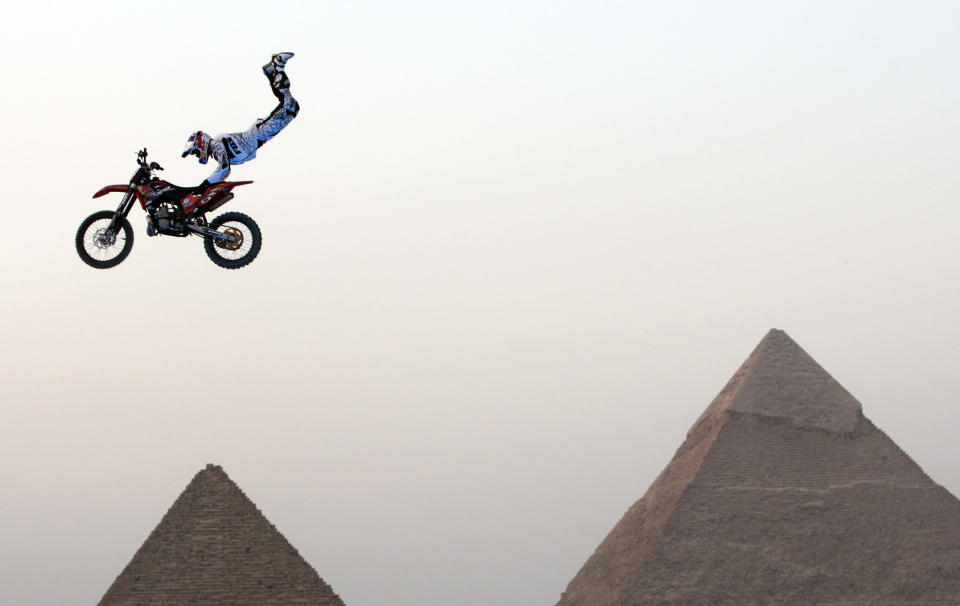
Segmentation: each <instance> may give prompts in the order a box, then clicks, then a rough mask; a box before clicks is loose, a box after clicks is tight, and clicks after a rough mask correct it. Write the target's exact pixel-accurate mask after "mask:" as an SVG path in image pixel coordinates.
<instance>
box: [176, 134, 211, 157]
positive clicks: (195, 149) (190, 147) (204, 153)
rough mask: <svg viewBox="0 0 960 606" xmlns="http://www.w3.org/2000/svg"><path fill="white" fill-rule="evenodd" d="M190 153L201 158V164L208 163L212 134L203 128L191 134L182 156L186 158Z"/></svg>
mask: <svg viewBox="0 0 960 606" xmlns="http://www.w3.org/2000/svg"><path fill="white" fill-rule="evenodd" d="M190 154H193V155H194V156H196V157H197V159H199V160H200V164H206V163H207V158H209V157H210V135H208V134H207V133H205V132H203V131H202V130H198V131H197V132H195V133H193V134H192V135H190V138H189V139H187V146H186V148H184V150H183V153H182V154H180V157H181V158H186V157H187V156H188V155H190Z"/></svg>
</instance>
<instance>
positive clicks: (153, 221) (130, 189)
mask: <svg viewBox="0 0 960 606" xmlns="http://www.w3.org/2000/svg"><path fill="white" fill-rule="evenodd" d="M137 165H138V168H137V172H135V173H133V177H131V178H130V183H129V184H127V185H107V186H106V187H104V188H102V189H101V190H100V191H98V192H97V193H95V194H93V197H94V198H99V197H100V196H103V195H105V194H108V193H111V192H117V193H123V199H122V200H120V204H119V205H118V206H117V209H116V210H101V211H98V212H95V213H93V214H92V215H90V216H89V217H87V218H86V219H84V221H83V223H81V224H80V228H79V229H77V238H76V243H77V254H79V255H80V258H81V259H82V260H83V262H84V263H86V264H87V265H89V266H91V267H96V268H97V269H107V268H109V267H114V266H116V265H119V264H120V263H121V262H123V260H124V259H126V258H127V255H129V254H130V250H131V249H132V248H133V228H132V227H131V226H130V221H129V220H127V215H128V214H129V213H130V209H131V208H133V202H134V200H137V201H139V202H140V206H141V207H142V208H143V210H144V211H146V213H147V235H149V236H156V235H164V236H176V237H179V238H185V237H187V236H190V235H196V236H200V237H202V238H203V240H204V242H203V245H204V248H205V249H206V251H207V256H208V257H210V260H211V261H213V262H214V263H215V264H217V265H218V266H220V267H224V268H227V269H237V268H238V267H243V266H244V265H247V264H248V263H250V262H251V261H253V260H254V259H255V258H256V256H257V254H258V253H259V252H260V244H261V240H262V238H261V235H260V227H259V226H258V225H257V224H256V222H255V221H254V220H253V219H251V218H250V217H248V216H247V215H244V214H242V213H236V212H228V213H224V214H222V215H220V216H219V217H217V218H215V219H213V220H212V221H210V222H209V223H208V222H207V213H209V212H213V211H215V210H216V209H218V208H220V207H221V206H223V205H224V204H226V203H227V202H229V201H230V200H232V199H233V192H232V190H233V188H235V187H237V186H240V185H247V184H249V183H253V181H224V182H222V183H214V184H213V185H210V186H208V187H206V188H204V189H203V190H200V189H199V188H195V187H177V186H176V185H173V184H171V183H168V182H167V181H164V180H162V179H160V178H158V177H157V176H156V174H155V171H158V170H163V167H161V166H160V165H159V164H157V163H156V162H149V163H148V162H147V149H146V148H143V149H142V150H140V151H139V152H137Z"/></svg>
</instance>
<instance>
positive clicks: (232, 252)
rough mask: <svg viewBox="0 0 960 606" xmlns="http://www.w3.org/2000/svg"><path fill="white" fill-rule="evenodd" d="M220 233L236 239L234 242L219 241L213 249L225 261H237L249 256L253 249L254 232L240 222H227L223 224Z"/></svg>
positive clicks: (219, 229)
mask: <svg viewBox="0 0 960 606" xmlns="http://www.w3.org/2000/svg"><path fill="white" fill-rule="evenodd" d="M218 231H219V232H220V233H222V234H224V235H228V236H233V237H234V238H236V241H234V242H226V241H223V240H217V241H216V242H215V243H214V244H215V245H214V247H213V249H214V250H215V251H216V253H217V255H218V256H220V257H223V258H224V259H229V260H231V261H236V260H237V259H242V258H243V257H245V256H247V253H249V252H250V249H251V248H253V230H251V229H250V228H249V227H248V226H247V225H246V224H244V223H241V222H240V221H227V222H225V223H223V224H222V225H221V226H220V227H219V228H218Z"/></svg>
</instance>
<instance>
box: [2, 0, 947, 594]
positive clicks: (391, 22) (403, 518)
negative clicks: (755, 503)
mask: <svg viewBox="0 0 960 606" xmlns="http://www.w3.org/2000/svg"><path fill="white" fill-rule="evenodd" d="M958 27H960V6H958V5H957V4H956V3H954V2H915V3H909V4H908V3H902V2H876V1H869V2H867V1H862V2H853V1H846V2H836V1H831V2H809V1H805V2H790V3H787V2H779V3H771V2H742V1H741V2H710V3H707V2H689V1H688V2H683V1H679V2H671V3H662V2H612V1H611V2H602V1H600V2H598V1H591V2H585V1H584V2H557V1H552V2H546V1H544V2H532V1H527V2H524V1H521V2H517V1H511V2H486V3H479V2H451V1H445V2H439V1H437V2H428V1H423V2H386V1H384V2H363V1H359V2H358V1H355V2H298V3H295V2H276V3H270V4H269V8H268V3H266V2H256V3H254V2H238V1H234V2H212V1H211V2H167V3H130V2H87V3H67V2H62V3H58V2H53V3H50V2H30V3H26V2H16V3H14V2H7V3H4V4H3V5H2V6H0V50H2V56H3V57H4V68H5V69H4V82H5V85H4V92H5V94H4V95H3V97H2V99H0V110H2V112H0V113H2V115H3V116H4V118H5V120H4V125H3V129H2V133H3V135H2V136H3V145H2V146H0V170H2V175H3V183H4V196H3V198H4V202H5V203H4V205H3V207H4V209H5V214H4V216H3V218H4V222H3V223H4V225H5V227H6V229H5V230H4V234H5V238H4V239H3V240H2V244H0V250H2V253H3V254H2V259H3V261H2V264H0V279H2V284H3V293H4V294H3V297H2V307H0V313H2V317H3V320H2V322H0V336H2V342H3V349H2V354H0V355H2V364H3V376H2V378H0V412H2V423H0V461H2V462H3V463H2V465H0V602H2V603H4V604H32V605H37V606H60V605H62V604H68V603H69V604H94V603H96V602H97V601H98V600H99V598H100V597H101V596H102V594H103V592H104V591H105V590H106V589H107V587H108V586H109V585H110V583H111V582H112V581H113V579H114V577H115V576H116V575H117V574H119V573H120V571H121V570H122V568H123V566H124V565H125V564H126V563H127V562H128V561H129V559H130V558H131V556H132V555H133V553H134V552H135V550H136V549H137V548H138V547H139V546H140V544H141V543H142V541H143V540H144V539H145V538H146V537H147V535H148V534H149V532H150V531H151V530H152V528H153V527H154V526H155V525H156V523H157V522H158V521H159V520H160V518H161V516H162V515H163V514H164V512H165V511H166V509H167V507H169V506H170V504H172V502H173V500H174V499H175V498H176V496H177V495H178V494H179V493H180V491H181V490H182V489H183V487H184V486H185V485H186V483H187V482H188V481H189V479H190V478H191V477H192V475H193V474H194V473H195V472H196V471H198V470H199V469H200V468H202V467H203V466H204V465H205V464H206V463H208V462H215V463H218V464H221V465H223V466H224V468H225V469H226V471H227V472H228V473H229V474H230V475H231V477H232V478H233V479H234V480H236V481H237V483H238V484H239V485H240V487H241V488H243V489H244V490H245V491H246V492H247V494H248V495H249V496H250V497H251V498H252V499H253V500H254V502H256V503H257V505H258V506H259V507H260V508H261V509H262V510H263V511H264V513H265V514H266V516H267V517H268V518H269V519H270V520H271V521H272V522H274V523H275V524H276V525H277V527H278V528H279V529H280V531H281V532H283V533H284V534H285V535H286V536H287V538H288V539H290V541H291V542H292V543H293V544H294V545H295V546H296V547H297V548H298V549H299V550H300V552H301V553H302V554H303V555H304V556H305V557H306V559H307V560H308V561H309V562H310V563H311V564H312V565H313V566H314V567H315V568H316V569H317V571H318V572H319V573H320V575H321V576H322V577H324V578H325V579H326V580H327V581H328V582H330V583H331V585H332V586H333V588H334V589H335V590H336V591H337V592H338V593H339V594H340V595H341V597H342V598H343V599H344V600H345V601H346V603H347V604H348V605H349V606H377V605H380V604H391V605H392V606H412V605H417V606H421V605H423V604H436V605H438V606H440V605H447V604H449V605H456V606H480V605H489V604H498V605H499V606H531V605H537V604H539V605H544V606H549V605H552V604H553V603H554V602H555V601H556V600H557V599H558V598H559V595H560V592H561V591H562V590H563V589H564V588H565V586H566V584H567V582H568V581H569V580H570V578H572V576H573V575H574V574H575V573H576V571H577V570H578V569H579V567H580V566H581V564H582V563H583V562H584V561H585V560H586V558H587V557H588V556H589V555H590V553H591V552H592V551H593V549H594V548H595V547H596V545H597V544H599V542H600V541H601V539H602V538H603V537H604V535H605V534H606V532H607V531H608V530H609V529H610V528H611V527H612V526H613V524H614V523H615V522H616V521H617V520H618V519H619V517H620V516H621V515H622V514H623V512H624V511H625V510H626V509H627V507H628V506H629V505H630V504H631V503H633V502H634V501H635V500H636V499H638V498H639V497H640V496H641V495H642V494H643V493H644V491H645V490H646V489H647V487H648V485H649V483H650V482H651V481H652V479H653V478H654V477H655V476H656V474H657V473H659V472H660V470H661V469H662V468H663V466H664V465H665V464H666V463H667V461H669V459H670V458H671V457H672V455H673V453H674V450H675V449H676V448H677V447H678V446H679V445H680V443H681V441H682V440H683V437H684V435H685V432H686V430H687V429H688V428H689V426H690V425H691V424H692V423H693V421H694V420H695V419H696V418H697V417H698V416H699V415H700V413H701V412H702V410H703V409H704V408H705V407H706V406H707V405H708V404H709V402H710V401H711V399H712V398H713V396H714V395H715V394H716V393H717V392H718V391H719V390H720V389H721V387H723V385H724V383H725V382H726V380H727V379H728V378H729V376H730V375H731V374H732V373H733V372H734V371H735V370H736V368H737V366H738V365H739V364H740V363H741V362H742V361H743V359H744V358H745V357H746V356H747V355H748V354H749V352H750V351H751V349H752V348H753V347H754V345H756V343H757V342H758V341H759V340H760V339H761V338H762V336H763V335H764V334H765V332H766V331H767V330H768V329H769V328H771V327H778V328H783V329H785V330H786V331H787V332H788V333H789V334H790V335H791V336H792V337H793V338H794V339H795V340H797V341H798V342H799V343H800V345H801V346H803V347H804V348H805V349H806V350H807V351H808V352H809V353H810V354H811V355H813V357H814V358H815V359H817V360H818V361H819V362H820V363H821V364H822V365H823V366H824V367H826V369H827V370H828V371H830V372H831V373H832V374H833V375H834V376H835V377H836V378H837V379H838V380H839V381H840V382H841V383H842V384H843V385H844V386H846V387H847V388H848V389H849V390H850V391H851V392H852V393H853V394H854V395H855V396H857V397H858V398H859V399H860V400H861V402H862V403H863V405H864V412H865V414H866V415H867V416H868V417H869V418H870V419H871V420H873V421H874V422H875V423H876V424H877V425H878V426H879V427H880V428H881V429H883V430H884V431H886V432H887V433H888V434H889V435H890V436H891V437H892V438H893V439H894V440H895V441H896V442H897V443H898V444H899V445H900V446H901V447H902V448H903V449H904V450H905V451H906V452H907V453H908V454H909V455H911V456H912V457H913V458H914V459H915V460H916V461H917V462H918V463H919V464H920V465H921V467H923V468H924V470H926V471H927V472H928V473H929V474H930V476H931V477H932V478H933V479H934V480H935V481H937V482H939V483H941V484H943V485H944V486H946V487H947V488H948V489H949V490H950V491H951V492H953V493H954V494H960V471H958V468H957V465H956V460H957V458H958V456H960V449H958V446H957V442H956V433H955V428H956V427H957V426H958V424H960V411H958V407H957V402H956V397H955V394H954V391H955V383H956V376H957V371H958V366H960V322H957V321H956V310H957V309H958V308H960V291H958V286H957V278H958V271H957V263H958V259H960V240H958V238H957V236H956V234H957V225H958V218H960V217H958V215H960V211H958V209H957V205H956V201H957V191H958V176H957V175H958V174H960V173H958V171H957V169H956V166H957V158H958V151H960V150H958V143H957V141H958V140H960V119H958V113H957V107H958V101H960V78H958V67H960V66H958V58H960V48H958V46H960V35H958V34H960V31H958ZM280 50H292V51H295V52H296V53H297V56H296V57H295V58H294V59H293V60H292V61H291V62H290V64H289V68H288V71H289V74H290V77H291V80H292V82H293V88H292V90H293V92H294V94H295V96H296V97H297V99H298V100H299V101H300V104H301V106H302V113H301V114H300V116H299V117H298V118H297V120H296V121H294V123H293V124H292V125H291V126H290V127H289V128H288V129H287V130H285V131H284V132H283V133H282V134H281V135H279V136H278V137H277V138H276V139H275V140H273V141H271V142H270V143H269V144H268V145H267V146H266V147H264V148H263V149H262V150H261V151H260V154H259V157H258V158H257V159H256V160H255V161H254V162H252V163H250V164H246V165H243V166H240V167H236V168H235V169H234V172H233V175H232V178H235V179H253V180H255V181H256V183H255V184H254V185H252V186H249V187H246V188H244V189H242V190H238V192H237V198H236V200H235V201H234V202H231V203H230V207H231V210H238V211H241V212H246V213H249V214H250V215H252V216H253V217H254V218H255V219H257V220H258V222H259V223H260V226H261V228H262V230H263V233H264V245H263V251H262V253H261V255H260V257H259V258H258V259H257V260H256V261H255V262H254V263H253V265H251V266H250V267H248V268H246V269H243V270H240V271H237V272H228V271H225V270H222V269H218V268H216V267H215V266H214V265H213V264H212V263H210V262H209V261H208V260H207V258H206V256H205V255H204V253H203V249H202V244H201V242H200V241H199V240H196V239H191V240H186V241H184V240H178V239H172V238H157V239H148V238H147V237H146V234H145V232H144V221H143V215H142V213H139V211H137V210H135V211H134V213H132V214H131V219H132V223H133V225H134V229H135V233H136V241H135V244H134V249H133V253H132V254H131V256H130V257H129V258H128V260H127V261H125V262H124V263H123V264H122V265H121V266H119V267H117V268H115V269H112V270H109V271H96V270H92V269H90V268H88V267H86V266H85V265H83V264H82V263H81V262H80V261H79V259H78V258H77V256H76V253H75V252H74V250H73V236H74V231H75V229H76V227H77V225H78V224H79V223H80V221H81V220H82V219H83V218H84V217H85V216H87V215H88V214H90V213H91V212H93V211H95V210H99V209H101V208H112V207H113V206H114V205H115V204H116V203H117V201H118V200H117V199H116V197H113V198H105V199H98V200H91V199H90V196H91V195H92V194H93V192H95V191H96V190H97V189H99V188H100V187H101V186H103V185H106V184H108V183H117V182H124V181H126V180H127V179H129V177H130V174H131V173H132V172H133V169H134V168H135V164H134V159H135V152H136V150H137V149H138V148H140V147H143V146H146V147H148V148H149V150H150V152H151V156H152V159H154V160H156V161H158V162H160V163H161V164H163V165H164V166H165V167H166V168H167V172H166V173H165V176H166V177H167V178H169V179H170V180H171V181H173V182H175V183H178V184H184V185H188V184H195V183H198V182H199V181H200V180H201V179H203V178H204V177H205V176H206V175H207V174H208V173H209V169H208V167H201V166H199V165H198V164H197V163H196V162H192V161H190V160H181V159H180V157H179V153H180V151H181V149H182V146H183V144H184V141H185V139H186V137H187V135H188V134H189V133H190V132H191V131H194V130H196V129H198V128H202V129H204V130H207V131H210V132H222V131H231V130H241V129H243V128H245V127H246V126H248V125H249V124H250V122H252V121H253V120H254V119H255V118H257V117H258V116H264V115H266V114H267V112H269V111H270V109H271V108H272V107H273V105H274V103H275V100H274V98H273V96H272V95H271V94H270V91H269V88H268V85H267V82H266V80H265V79H264V77H263V76H262V74H261V73H260V65H262V64H263V63H264V62H265V61H266V59H267V58H268V57H269V55H270V54H271V53H273V52H276V51H280Z"/></svg>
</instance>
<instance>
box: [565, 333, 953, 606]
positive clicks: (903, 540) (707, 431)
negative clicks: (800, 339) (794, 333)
mask: <svg viewBox="0 0 960 606" xmlns="http://www.w3.org/2000/svg"><path fill="white" fill-rule="evenodd" d="M643 604H960V500H958V499H957V498H956V497H954V496H953V495H951V494H950V493H949V492H947V490H945V489H944V488H942V487H941V486H939V485H937V484H935V483H934V482H933V481H932V480H930V478H928V477H927V476H926V474H924V472H923V471H922V470H921V469H920V468H919V467H918V466H917V465H916V463H914V462H913V461H912V460H911V459H910V458H909V457H908V456H907V455H906V454H905V453H904V452H903V451H901V450H900V449H899V448H898V447H897V445H896V444H894V443H893V441H892V440H891V439H890V438H889V437H887V436H886V435H885V434H884V433H883V432H882V431H880V430H879V429H877V428H876V427H875V426H874V425H873V424H872V423H871V422H870V421H869V420H867V419H866V418H865V417H864V416H863V413H862V411H861V406H860V403H859V402H857V400H856V399H855V398H854V397H853V396H851V395H850V394H849V393H848V392H847V391H846V390H845V389H844V388H843V387H841V386H840V384H839V383H837V382H836V381H835V380H834V379H833V378H832V377H831V376H830V375H829V374H827V372H826V371H824V370H823V368H821V367H820V366H819V365H818V364H817V363H816V362H815V361H814V360H813V359H812V358H811V357H810V356H809V355H807V354H806V352H804V351H803V350H802V349H801V348H800V347H799V346H798V345H797V344H796V343H794V342H793V340H792V339H790V337H789V336H787V334H786V333H784V332H783V331H779V330H772V331H770V332H769V333H768V334H767V335H766V337H764V339H763V340H762V341H761V342H760V344H759V345H758V346H757V348H756V349H755V350H754V351H753V353H752V354H751V355H750V357H748V358H747V360H746V361H745V362H744V363H743V365H742V366H741V367H740V369H739V370H738V371H737V372H736V373H735V374H734V376H733V378H732V379H731V380H730V382H729V383H728V384H727V385H726V387H725V388H724V389H723V390H722V391H721V392H720V394H719V395H718V396H717V398H716V399H715V400H714V401H713V402H712V403H711V404H710V406H709V407H708V408H707V409H706V411H705V412H704V413H703V415H701V417H700V418H699V419H698V420H697V422H696V423H695V424H694V425H693V427H692V428H691V430H690V431H689V433H688V434H687V438H686V441H684V443H683V444H682V445H681V446H680V448H679V449H678V450H677V452H676V455H675V456H674V458H673V460H672V461H671V462H670V463H669V464H668V465H667V467H666V469H664V470H663V472H661V474H660V475H659V477H657V479H656V480H655V481H654V482H653V484H652V485H651V486H650V488H649V489H648V490H647V493H646V494H645V495H644V496H643V498H641V499H640V500H639V501H637V502H636V503H635V504H634V505H633V506H632V507H631V508H630V509H629V510H628V511H627V513H626V514H625V515H624V516H623V518H622V519H621V520H620V522H619V523H617V525H616V526H615V527H614V528H613V530H612V531H611V532H610V534H609V535H607V537H606V538H605V539H604V540H603V542H602V543H601V544H600V546H599V547H598V548H597V549H596V551H595V552H594V553H593V555H592V556H591V557H590V558H589V559H588V560H587V562H586V563H585V564H584V565H583V567H582V568H581V569H580V571H579V572H578V573H577V575H576V576H575V577H574V578H573V580H572V581H571V582H570V584H569V585H568V586H567V589H566V591H565V592H563V594H562V596H561V599H560V601H559V602H558V603H557V606H640V605H643Z"/></svg>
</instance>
